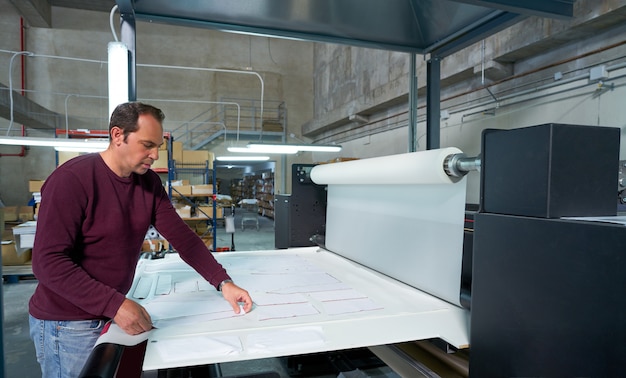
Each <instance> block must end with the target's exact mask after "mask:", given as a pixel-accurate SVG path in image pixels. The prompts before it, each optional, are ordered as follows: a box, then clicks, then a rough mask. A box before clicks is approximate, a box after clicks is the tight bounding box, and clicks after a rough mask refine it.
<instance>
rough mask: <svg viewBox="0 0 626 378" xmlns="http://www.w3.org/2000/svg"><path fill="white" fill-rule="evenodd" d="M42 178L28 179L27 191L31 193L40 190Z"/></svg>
mask: <svg viewBox="0 0 626 378" xmlns="http://www.w3.org/2000/svg"><path fill="white" fill-rule="evenodd" d="M43 183H44V180H28V191H29V192H31V193H36V192H41V187H42V186H43Z"/></svg>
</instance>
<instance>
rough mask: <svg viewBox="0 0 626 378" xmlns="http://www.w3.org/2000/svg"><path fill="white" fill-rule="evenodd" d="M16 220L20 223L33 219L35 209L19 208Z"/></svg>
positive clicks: (28, 207) (29, 207) (30, 207)
mask: <svg viewBox="0 0 626 378" xmlns="http://www.w3.org/2000/svg"><path fill="white" fill-rule="evenodd" d="M17 219H18V221H20V222H28V221H32V220H34V219H35V209H34V208H33V207H32V206H20V207H19V208H18V212H17Z"/></svg>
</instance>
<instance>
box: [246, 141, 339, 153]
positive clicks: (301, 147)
mask: <svg viewBox="0 0 626 378" xmlns="http://www.w3.org/2000/svg"><path fill="white" fill-rule="evenodd" d="M248 148H249V149H252V150H254V151H259V152H260V151H261V150H263V149H279V150H281V149H284V150H287V151H292V150H296V151H316V152H339V151H341V146H340V145H324V144H269V143H248Z"/></svg>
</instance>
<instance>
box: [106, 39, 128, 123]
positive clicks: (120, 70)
mask: <svg viewBox="0 0 626 378" xmlns="http://www.w3.org/2000/svg"><path fill="white" fill-rule="evenodd" d="M108 53H109V71H108V78H109V117H110V116H111V114H112V113H113V110H115V107H117V106H118V105H119V104H123V103H125V102H128V97H129V96H128V93H129V90H128V87H129V85H128V76H129V74H128V72H129V59H128V57H129V55H128V47H127V46H126V44H124V43H123V42H109V45H108Z"/></svg>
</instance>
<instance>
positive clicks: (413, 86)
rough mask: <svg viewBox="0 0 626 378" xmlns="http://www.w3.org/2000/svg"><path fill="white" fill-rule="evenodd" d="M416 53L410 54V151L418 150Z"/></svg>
mask: <svg viewBox="0 0 626 378" xmlns="http://www.w3.org/2000/svg"><path fill="white" fill-rule="evenodd" d="M415 58H416V56H415V53H411V54H409V59H410V70H409V152H415V151H417V69H416V67H415V65H416V63H415Z"/></svg>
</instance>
